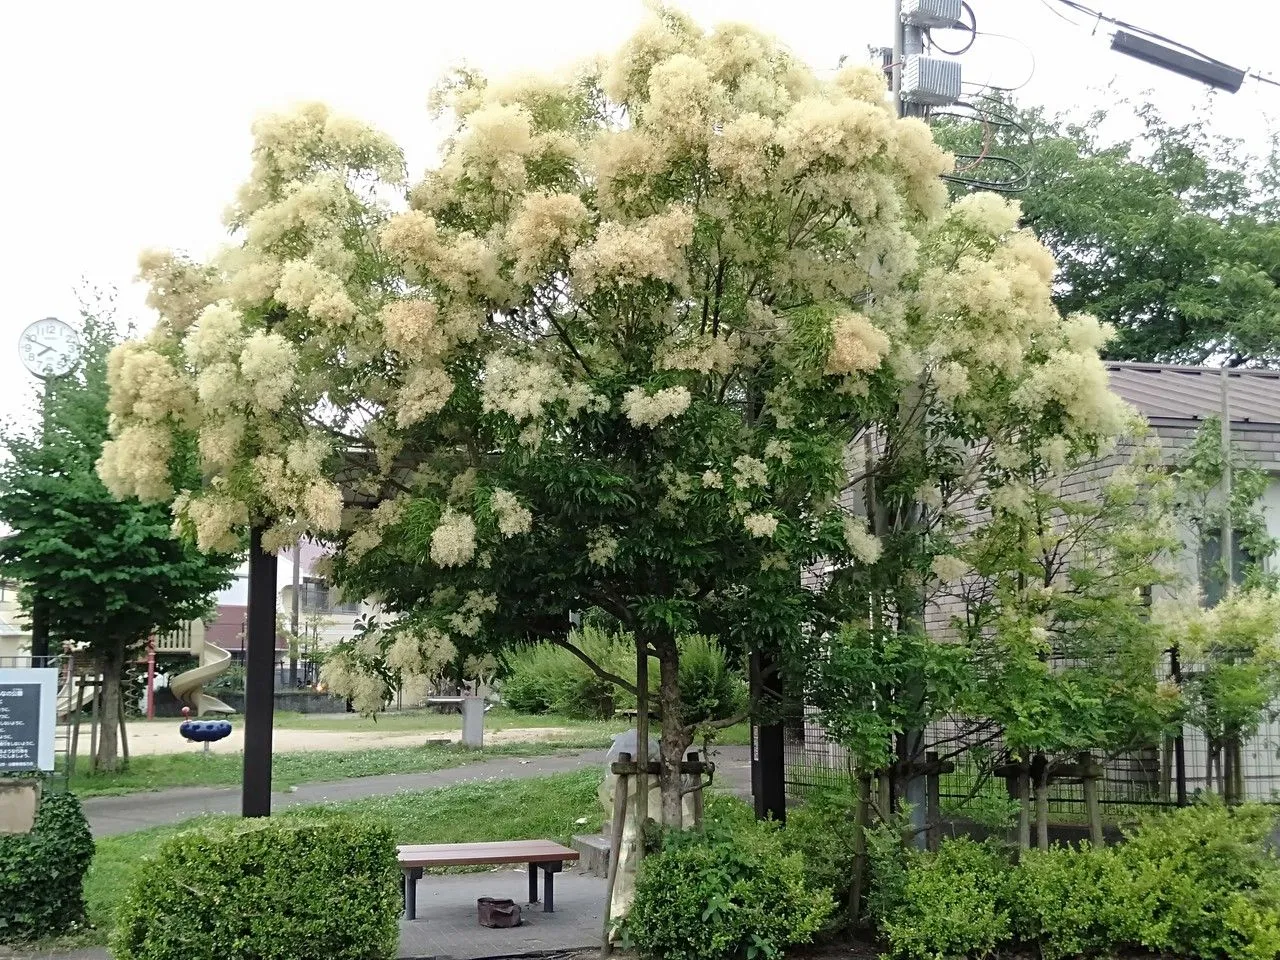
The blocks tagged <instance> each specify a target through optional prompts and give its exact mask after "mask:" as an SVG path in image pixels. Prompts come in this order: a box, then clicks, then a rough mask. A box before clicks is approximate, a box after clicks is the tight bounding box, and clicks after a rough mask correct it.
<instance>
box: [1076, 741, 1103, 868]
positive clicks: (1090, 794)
mask: <svg viewBox="0 0 1280 960" xmlns="http://www.w3.org/2000/svg"><path fill="white" fill-rule="evenodd" d="M1078 762H1079V764H1080V773H1081V776H1082V777H1083V779H1084V809H1085V812H1086V813H1087V814H1088V817H1089V843H1090V844H1091V845H1092V846H1093V847H1094V848H1095V849H1096V848H1099V847H1101V846H1102V845H1103V838H1102V804H1101V803H1100V802H1099V800H1098V781H1099V780H1100V779H1101V775H1102V768H1101V765H1100V764H1096V763H1094V761H1093V757H1091V756H1090V755H1089V754H1088V753H1082V754H1080V757H1079V760H1078Z"/></svg>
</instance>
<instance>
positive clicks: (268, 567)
mask: <svg viewBox="0 0 1280 960" xmlns="http://www.w3.org/2000/svg"><path fill="white" fill-rule="evenodd" d="M275 663H276V556H275V554H273V553H267V552H265V551H264V550H263V549H262V527H260V526H254V527H252V528H251V529H250V531H249V618H248V629H247V630H246V631H245V655H244V665H245V670H244V673H245V677H244V777H243V782H244V787H243V793H242V795H241V802H240V812H241V814H243V815H244V816H246V817H269V816H271V723H272V712H273V707H274V701H275V676H274V674H275Z"/></svg>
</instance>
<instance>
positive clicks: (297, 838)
mask: <svg viewBox="0 0 1280 960" xmlns="http://www.w3.org/2000/svg"><path fill="white" fill-rule="evenodd" d="M400 876H401V874H400V869H399V866H398V864H397V862H396V853H395V846H394V844H393V842H392V839H391V834H390V832H389V831H388V830H387V828H386V827H385V826H382V825H381V824H377V823H374V822H372V821H368V820H358V819H349V818H345V817H340V816H334V815H328V816H325V817H323V818H306V819H301V818H288V817H285V818H277V819H273V820H269V821H259V822H244V821H241V822H237V823H234V824H230V825H227V826H216V827H210V828H206V829H202V830H195V831H191V832H188V833H182V834H178V835H177V836H175V837H173V838H171V839H169V840H167V841H165V843H164V844H163V846H161V847H160V849H159V851H158V852H157V854H156V856H155V857H154V858H152V859H151V860H150V861H149V862H148V863H147V864H145V866H144V868H143V869H142V870H141V871H140V872H139V874H138V877H137V879H136V880H135V881H134V882H133V885H132V886H131V887H130V888H129V890H128V892H127V893H126V894H125V897H124V900H123V901H122V903H121V905H120V909H119V912H118V915H117V920H116V930H115V933H114V935H113V937H112V949H113V952H114V955H115V956H116V957H117V958H119V960H235V958H246V960H247V958H255V960H258V958H262V960H266V958H270V960H314V958H316V957H325V958H328V960H389V958H391V957H394V956H395V955H396V946H397V941H398V937H399V927H398V922H397V921H398V916H399V913H400V901H399V897H400Z"/></svg>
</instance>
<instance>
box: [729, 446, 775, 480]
mask: <svg viewBox="0 0 1280 960" xmlns="http://www.w3.org/2000/svg"><path fill="white" fill-rule="evenodd" d="M733 482H734V483H735V484H736V485H737V486H739V487H749V486H752V485H753V484H754V485H757V486H761V487H763V486H764V485H765V484H766V483H768V482H769V473H768V470H767V469H766V468H765V465H764V461H763V460H757V459H756V458H755V457H752V456H748V455H747V454H743V455H742V456H740V457H738V458H737V459H736V460H734V461H733Z"/></svg>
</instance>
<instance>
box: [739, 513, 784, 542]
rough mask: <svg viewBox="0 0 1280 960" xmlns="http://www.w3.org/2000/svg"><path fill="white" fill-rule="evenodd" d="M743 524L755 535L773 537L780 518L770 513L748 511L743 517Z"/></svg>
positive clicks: (748, 531)
mask: <svg viewBox="0 0 1280 960" xmlns="http://www.w3.org/2000/svg"><path fill="white" fill-rule="evenodd" d="M742 525H743V526H744V527H746V528H747V533H749V534H751V536H753V537H772V536H773V534H774V531H776V530H777V529H778V518H777V517H775V516H773V515H772V514H768V513H748V514H747V515H746V516H745V517H743V518H742Z"/></svg>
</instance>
